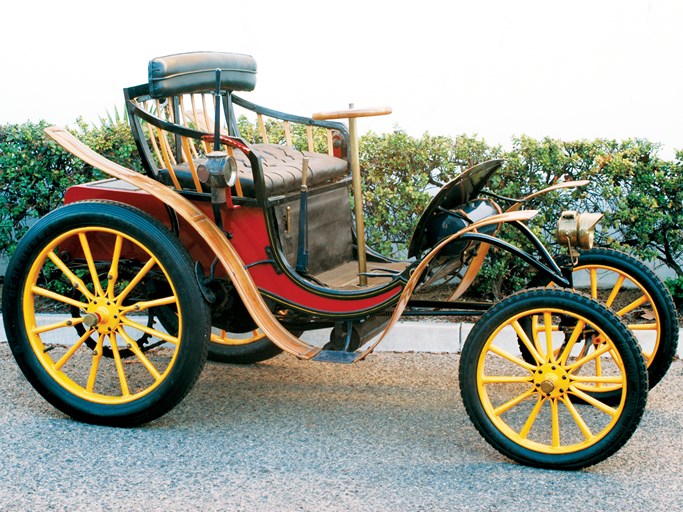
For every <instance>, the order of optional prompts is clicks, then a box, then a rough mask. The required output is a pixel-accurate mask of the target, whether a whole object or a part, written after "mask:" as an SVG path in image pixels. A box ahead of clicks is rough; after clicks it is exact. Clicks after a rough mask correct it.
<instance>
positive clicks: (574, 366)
mask: <svg viewBox="0 0 683 512" xmlns="http://www.w3.org/2000/svg"><path fill="white" fill-rule="evenodd" d="M610 350H612V347H610V345H609V344H607V343H605V344H604V345H602V346H601V347H600V348H597V349H595V352H593V353H592V354H589V355H587V356H584V357H582V358H581V359H579V360H578V361H575V362H574V363H573V364H570V365H567V366H566V367H565V370H567V371H568V372H572V371H574V370H575V369H577V368H580V367H581V366H583V365H584V364H586V363H587V362H589V361H592V360H593V359H595V358H597V357H600V356H601V355H603V354H604V353H606V352H609V351H610Z"/></svg>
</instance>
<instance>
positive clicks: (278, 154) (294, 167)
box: [159, 144, 349, 197]
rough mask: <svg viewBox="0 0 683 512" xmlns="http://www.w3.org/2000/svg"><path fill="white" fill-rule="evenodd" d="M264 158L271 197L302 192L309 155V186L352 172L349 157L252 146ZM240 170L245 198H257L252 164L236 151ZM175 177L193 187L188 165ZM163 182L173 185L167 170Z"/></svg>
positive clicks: (275, 146)
mask: <svg viewBox="0 0 683 512" xmlns="http://www.w3.org/2000/svg"><path fill="white" fill-rule="evenodd" d="M251 148H252V149H253V150H255V151H256V152H258V154H259V155H261V157H262V160H261V161H262V165H263V175H264V181H265V185H266V195H267V196H268V197H272V196H277V195H285V194H287V193H289V192H296V191H299V189H300V187H301V162H302V160H303V157H304V156H306V157H308V158H309V163H308V186H309V187H311V188H312V187H315V186H317V185H322V184H323V183H327V182H329V181H333V180H335V179H339V178H343V177H345V176H347V175H348V174H349V167H348V163H347V162H346V160H342V159H341V158H336V157H333V156H329V155H323V154H320V153H310V152H308V151H305V152H301V151H299V150H296V149H293V148H290V147H287V146H279V145H276V144H254V145H252V146H251ZM234 156H235V160H237V173H238V177H239V180H240V184H241V185H242V192H243V194H244V196H245V197H255V189H254V179H253V176H252V172H251V164H250V163H249V160H248V159H247V157H246V156H245V155H244V154H243V153H241V152H240V151H235V155H234ZM174 170H175V173H176V177H177V178H178V180H179V181H180V184H181V185H182V186H183V188H188V189H194V182H193V181H192V175H191V174H190V168H189V166H188V165H187V164H182V165H178V166H176V167H174ZM159 174H160V178H161V181H163V182H164V183H166V184H168V185H171V184H172V181H171V179H170V176H169V175H168V171H166V170H165V169H163V170H161V171H160V173H159Z"/></svg>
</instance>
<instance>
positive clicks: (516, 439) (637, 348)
mask: <svg viewBox="0 0 683 512" xmlns="http://www.w3.org/2000/svg"><path fill="white" fill-rule="evenodd" d="M255 83H256V63H255V61H254V59H253V58H252V57H250V56H246V55H240V54H231V53H210V52H196V53H186V54H179V55H170V56H166V57H161V58H156V59H153V60H152V61H151V62H150V63H149V76H148V81H147V82H146V83H144V84H142V85H138V86H134V87H129V88H126V89H124V94H125V101H126V108H127V114H128V118H129V122H130V126H131V130H132V133H133V136H134V138H135V142H136V144H137V147H138V150H139V153H140V157H141V161H142V166H143V167H144V172H143V173H140V172H135V171H132V170H129V169H126V168H124V167H122V166H120V165H118V164H116V163H114V162H112V161H109V160H107V159H106V158H104V157H103V156H101V155H99V154H97V153H95V152H94V151H92V150H91V149H89V148H88V147H86V146H85V145H84V144H82V143H81V142H80V141H78V140H77V139H76V138H75V137H74V136H73V135H71V134H70V133H69V132H68V131H67V130H65V129H61V128H54V127H53V128H49V129H48V130H47V133H48V135H49V136H50V137H51V138H52V139H54V140H55V141H56V142H57V143H58V144H60V145H61V146H62V147H63V148H65V149H66V150H67V151H69V152H71V153H73V154H74V155H76V156H77V157H79V158H81V159H82V160H84V161H85V162H87V163H89V164H90V165H92V166H93V167H95V168H97V169H99V170H101V171H102V172H104V173H106V174H107V175H109V178H108V179H104V180H101V181H96V182H93V183H87V184H83V185H78V186H74V187H71V188H69V189H68V190H67V191H66V194H65V203H66V204H65V205H64V206H62V207H61V208H58V209H57V210H55V211H53V212H51V213H50V214H48V215H47V216H45V217H44V218H42V219H41V220H40V221H39V222H38V223H37V224H36V225H35V226H33V227H32V228H31V229H30V230H29V231H28V233H27V234H26V235H25V236H24V237H23V238H22V240H21V241H20V243H19V245H18V247H17V249H16V251H15V253H14V255H13V257H12V259H11V262H10V264H9V268H8V271H7V275H6V278H5V286H4V291H3V317H4V322H5V326H6V330H7V333H8V337H9V343H10V346H11V350H12V353H13V355H14V357H15V359H16V361H17V363H18V364H19V366H20V367H21V370H22V371H23V373H24V374H25V376H26V378H27V379H28V381H29V382H30V383H31V384H32V385H33V386H34V387H35V389H36V390H37V391H38V392H39V393H40V394H41V395H42V396H43V397H44V398H45V399H46V400H47V401H49V402H50V403H51V404H52V405H54V406H55V407H56V408H58V409H59V410H61V411H63V412H64V413H66V414H68V415H70V416H72V417H73V418H75V419H77V420H80V421H85V422H90V423H95V424H102V425H110V426H135V425H139V424H142V423H144V422H148V421H151V420H153V419H155V418H158V417H159V416H161V415H163V414H165V413H166V412H168V411H169V410H171V409H172V408H173V407H174V406H175V405H177V404H178V403H179V402H180V401H181V400H182V399H183V397H184V396H185V395H186V394H187V393H188V391H189V390H190V388H191V387H192V386H193V384H194V383H195V381H196V380H197V378H198V377H199V375H200V372H201V370H202V368H203V365H204V363H205V361H206V359H207V357H208V358H209V359H210V360H213V361H220V362H226V363H238V364H249V363H256V362H259V361H264V360H266V359H268V358H271V357H273V356H275V355H277V354H279V353H281V352H283V351H284V352H287V353H289V354H291V355H293V356H294V357H297V358H300V359H305V360H310V361H312V362H317V363H323V368H324V364H333V363H339V364H349V363H355V362H358V361H362V360H364V359H365V358H366V357H367V356H368V355H369V354H370V353H372V351H373V350H374V348H375V347H376V346H377V344H378V343H380V342H381V340H382V339H383V338H384V336H385V335H386V333H387V332H388V331H389V330H390V329H391V327H392V326H394V325H395V323H396V322H397V321H398V320H399V318H400V317H401V316H402V315H423V316H429V315H438V316H457V315H467V316H470V317H472V316H476V317H479V320H478V321H477V322H476V323H475V325H474V327H473V329H472V331H471V333H470V334H469V336H468V337H467V340H466V342H465V344H464V347H463V350H462V354H461V356H460V389H461V393H462V398H463V401H464V404H465V407H466V410H467V413H468V414H469V416H470V417H471V419H472V422H473V423H474V425H475V427H476V428H477V430H478V431H479V432H480V433H481V434H482V436H483V437H484V438H485V439H486V440H487V441H488V442H489V443H490V444H491V445H493V446H494V447H495V448H496V449H498V450H499V451H500V452H502V453H503V454H505V455H506V456H508V457H510V458H512V459H514V460H516V461H518V462H521V463H523V464H528V465H532V466H540V467H546V468H559V469H578V468H582V467H586V466H589V465H592V464H595V463H597V462H600V461H601V460H603V459H605V458H606V457H609V456H610V455H611V454H613V453H614V452H615V451H617V450H618V449H619V448H620V447H622V446H623V445H624V444H625V443H626V442H627V440H628V439H629V438H630V436H631V435H632V434H633V432H634V431H635V429H636V427H637V425H638V423H639V421H640V418H641V416H642V415H643V412H644V409H645V404H646V397H647V393H648V389H649V386H653V385H654V384H655V383H656V382H657V381H659V380H660V379H661V378H662V376H663V375H664V373H665V372H666V370H667V369H668V366H669V364H670V363H671V360H672V358H673V354H674V353H675V350H676V344H677V336H678V329H677V326H676V318H675V314H674V310H673V306H672V303H671V299H670V297H669V295H668V294H667V292H666V289H665V288H663V286H662V284H661V283H660V282H659V281H658V280H657V278H656V277H655V276H654V275H653V274H652V272H650V271H649V270H648V269H647V268H645V267H644V266H643V265H642V264H640V263H639V262H637V261H635V260H634V259H633V258H630V257H628V256H627V255H625V254H620V253H617V252H614V251H608V250H604V249H591V246H592V237H593V229H594V225H595V223H596V222H597V221H598V220H599V217H600V216H599V215H593V214H577V213H576V212H563V213H562V215H561V216H560V222H559V229H558V237H559V240H560V241H561V242H562V244H563V245H564V246H566V247H567V249H568V253H567V255H565V256H562V257H560V258H557V259H555V258H553V256H551V254H550V253H549V251H548V250H547V249H546V248H545V247H544V246H543V244H542V243H541V242H540V241H539V239H538V238H537V237H536V236H535V235H534V234H533V232H532V230H531V229H530V228H529V227H528V225H527V222H528V221H529V220H530V219H532V218H533V217H534V216H535V215H536V213H537V212H536V211H534V210H528V209H524V208H523V207H524V206H525V205H527V204H528V203H529V201H530V200H532V199H533V197H535V196H536V195H537V194H540V193H545V192H547V191H548V190H549V189H546V190H543V191H539V192H538V193H537V194H533V195H532V196H529V197H526V198H522V199H520V200H509V199H507V198H500V197H497V196H496V195H495V194H493V193H492V192H490V191H487V190H486V186H487V183H488V181H489V179H490V178H491V176H492V175H493V174H494V173H495V172H496V170H498V169H499V168H500V166H501V165H502V162H501V161H498V160H495V161H488V162H483V163H481V164H479V165H476V166H474V167H472V168H470V169H468V170H467V171H465V172H463V173H462V174H461V175H460V176H458V177H457V178H455V179H453V180H452V181H450V182H448V183H446V184H445V185H443V187H442V188H441V189H440V190H439V192H438V193H437V194H436V195H435V196H434V197H433V199H432V201H431V203H430V204H429V205H428V206H427V208H426V209H425V211H424V213H423V214H422V217H421V218H420V220H419V223H418V225H417V228H416V230H415V232H414V234H413V237H412V240H411V242H410V249H409V257H408V258H407V259H406V260H405V261H396V260H393V259H390V258H386V257H384V256H382V255H381V254H378V253H377V252H376V251H374V250H372V249H371V248H370V247H368V246H366V243H365V227H364V219H363V203H362V190H361V189H362V186H361V169H360V165H359V157H358V142H357V135H356V131H357V130H356V119H357V118H360V117H364V116H373V115H383V114H388V113H389V112H390V109H388V108H380V109H355V108H350V109H349V110H344V111H336V112H327V113H320V114H314V115H313V116H311V117H304V116H295V115H290V114H286V113H283V112H279V111H276V110H272V109H268V108H264V107H261V106H259V105H255V104H253V103H251V102H249V101H247V100H245V99H243V98H242V97H241V96H238V95H236V94H235V92H240V91H250V90H253V89H254V87H255ZM238 109H242V110H244V111H245V112H247V113H250V115H253V116H254V119H255V122H256V123H257V124H258V126H260V130H259V131H260V133H258V134H257V138H258V141H255V140H250V141H247V140H245V139H244V138H243V137H242V135H241V134H240V132H239V127H238V122H237V117H236V111H237V110H238ZM264 118H265V119H267V120H268V121H264ZM341 119H346V120H348V121H347V123H348V124H346V123H343V122H341V121H340V120H341ZM273 126H275V127H277V129H278V130H279V131H278V133H277V134H275V135H274V134H273V132H272V127H273ZM297 126H299V127H301V129H300V130H299V131H296V130H297V128H296V127H297ZM268 127H271V132H270V133H269V130H268V129H267V128H268ZM313 130H316V133H325V134H326V135H325V137H326V140H327V148H326V149H325V150H323V151H322V152H321V151H320V150H319V148H316V147H314V144H313ZM301 134H303V136H302V137H303V138H302V139H301V141H299V142H300V144H303V146H304V147H303V148H300V149H297V148H296V147H295V145H296V144H294V141H293V138H294V136H295V135H297V136H299V135H301ZM270 139H272V140H273V142H270ZM316 149H318V151H316ZM586 184H587V182H567V183H561V184H557V185H555V186H553V187H551V189H558V188H563V187H565V188H566V187H576V186H584V185H586ZM350 195H352V196H353V208H351V207H350ZM499 202H500V203H501V204H504V206H505V209H503V208H502V207H501V206H500V205H499V204H498V203H499ZM506 203H509V204H506ZM501 230H517V231H518V232H519V233H521V234H522V235H523V236H524V238H525V240H527V242H528V244H529V245H530V246H531V247H532V249H530V250H529V249H527V250H523V249H522V248H520V247H517V246H514V245H512V244H511V243H509V242H506V241H504V240H503V239H502V238H500V236H499V232H500V231H501ZM490 248H495V249H496V250H497V251H509V252H510V253H512V254H513V255H515V257H518V258H520V259H522V260H523V261H524V262H526V264H528V268H529V269H530V275H533V276H534V277H533V279H532V280H531V283H530V287H529V288H528V289H525V290H522V291H519V292H517V293H515V294H513V295H511V296H509V297H507V298H505V299H504V300H501V301H499V302H497V303H495V304H494V303H483V302H476V301H468V300H464V299H463V298H462V297H463V295H464V293H465V291H466V290H467V288H468V287H469V286H470V284H471V283H472V282H473V280H474V277H475V276H476V274H477V272H478V271H479V269H480V268H481V266H482V265H483V264H484V262H485V257H486V254H487V252H489V249H490ZM579 273H584V274H585V275H586V276H587V280H588V283H589V284H588V288H587V289H588V293H587V294H585V293H580V292H578V291H576V290H575V289H574V286H573V281H574V278H575V276H577V275H578V274H579ZM609 276H611V277H612V280H611V281H609V284H608V285H607V287H605V286H603V284H604V283H602V281H603V280H604V279H607V278H608V277H609ZM449 280H450V281H453V282H457V283H459V284H458V286H457V288H456V289H455V291H454V292H453V293H452V294H450V296H449V297H445V298H444V300H426V299H417V298H416V297H415V296H414V295H413V294H414V292H415V291H416V290H419V289H423V288H424V287H429V286H431V285H434V283H439V282H444V281H449ZM627 291H628V293H629V294H630V295H629V296H635V298H633V299H629V300H628V301H627V303H626V304H622V305H620V306H617V304H618V300H617V299H619V298H620V297H621V296H622V295H624V294H626V292H627ZM636 312H640V313H638V314H636ZM322 329H327V330H328V331H329V336H328V337H327V338H326V339H325V341H324V342H321V343H317V344H316V343H313V342H309V341H305V339H304V338H306V335H305V333H307V332H308V331H319V330H322ZM634 333H635V334H638V335H639V336H640V335H645V337H644V338H642V339H641V337H639V338H638V339H636V336H635V334H634ZM455 336H456V334H455V333H454V340H455ZM510 339H512V340H513V343H510V342H509V340H510ZM639 342H641V343H642V346H641V345H639ZM648 374H649V375H648ZM648 377H649V385H648ZM320 378H321V379H324V370H323V371H321V373H320ZM234 385H235V386H239V385H240V384H239V382H235V383H234ZM226 421H230V420H229V418H226Z"/></svg>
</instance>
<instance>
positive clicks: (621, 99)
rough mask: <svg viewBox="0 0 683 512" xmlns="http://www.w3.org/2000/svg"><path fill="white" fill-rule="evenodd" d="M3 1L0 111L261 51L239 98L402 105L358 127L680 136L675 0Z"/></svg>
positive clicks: (275, 103) (679, 36) (44, 111)
mask: <svg viewBox="0 0 683 512" xmlns="http://www.w3.org/2000/svg"><path fill="white" fill-rule="evenodd" d="M1 12H2V22H1V26H0V65H1V66H2V71H0V98H1V99H0V124H4V123H17V122H23V121H26V120H29V119H30V120H32V121H37V120H39V119H46V120H47V121H49V122H51V123H54V124H61V125H64V124H73V123H74V121H75V119H76V117H77V116H78V115H82V116H83V117H84V118H86V120H93V121H96V120H97V119H98V116H100V115H102V116H104V115H106V112H107V111H108V110H109V111H113V109H114V107H118V108H119V109H121V108H122V106H123V95H122V93H121V89H122V88H123V87H125V86H131V85H137V84H139V83H143V82H145V81H146V79H147V63H148V61H149V60H150V59H151V58H153V57H156V56H161V55H167V54H171V53H179V52H187V51H197V50H212V51H228V52H239V53H247V54H250V55H253V56H254V57H255V59H256V61H257V64H258V72H259V74H258V79H257V86H256V90H255V91H254V92H252V93H246V94H244V97H245V98H247V99H249V100H250V101H253V102H255V103H259V104H262V105H264V106H267V107H271V108H275V109H278V110H283V111H286V112H290V113H294V114H301V115H310V114H312V113H313V112H317V111H325V110H338V109H343V108H345V107H347V106H348V103H350V102H354V103H355V105H356V107H371V106H382V105H390V106H391V107H393V109H394V113H393V114H392V115H391V116H388V117H386V118H368V119H363V120H360V122H359V128H360V131H361V132H365V131H367V130H374V131H377V132H384V131H390V130H391V129H392V128H393V126H395V125H398V126H400V127H401V128H403V129H404V130H406V131H407V132H409V133H410V134H412V135H415V136H420V135H421V134H422V133H423V132H425V131H429V132H430V133H432V134H434V135H450V136H455V135H457V134H460V133H467V134H478V135H479V136H481V137H484V138H485V139H486V140H487V141H488V142H489V143H501V144H504V145H506V146H507V145H509V143H510V139H511V137H512V136H514V135H521V134H527V135H531V136H534V137H543V136H546V135H547V136H551V137H557V138H564V139H576V138H594V137H610V138H617V139H622V138H628V137H644V138H648V139H650V140H652V141H655V142H660V143H662V144H664V145H665V149H666V151H665V153H668V152H670V151H671V148H683V134H682V133H681V121H680V120H681V119H683V103H682V102H681V101H680V91H681V82H682V80H681V79H682V78H683V66H682V65H681V59H682V57H681V54H682V53H683V52H682V50H683V29H682V28H681V27H682V26H683V2H680V1H677V0H659V1H658V0H651V1H646V0H621V1H617V0H604V1H600V0H592V1H584V0H575V1H553V0H545V1H523V0H516V1H503V0H470V1H468V2H460V1H457V2H456V1H451V2H448V1H444V0H441V1H438V2H436V1H431V0H422V1H420V2H403V1H399V0H394V1H373V0H365V1H357V0H347V1H327V2H322V1H305V2H294V1H287V0H278V1H272V0H269V1H257V0H242V1H239V2H237V1H234V0H232V1H231V0H224V1H223V2H213V1H205V2H201V1H196V0H191V1H187V2H179V1H176V0H166V1H164V0H161V1H159V2H153V3H152V2H145V1H142V0H139V1H137V2H133V1H129V0H117V1H106V2H98V1H92V0H91V1H87V2H83V1H68V0H64V1H61V2H54V1H51V2H43V1H29V0H24V1H23V2H17V1H12V2H6V3H5V4H4V5H3V7H2V11H1ZM664 156H668V155H664Z"/></svg>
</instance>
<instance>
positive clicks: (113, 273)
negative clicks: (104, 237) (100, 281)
mask: <svg viewBox="0 0 683 512" xmlns="http://www.w3.org/2000/svg"><path fill="white" fill-rule="evenodd" d="M122 244H123V237H122V236H121V235H116V241H115V242H114V252H113V253H112V256H111V266H110V267H109V273H108V274H107V297H109V298H110V299H113V298H114V287H115V286H116V280H117V279H118V278H119V260H120V259H121V246H122Z"/></svg>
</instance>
